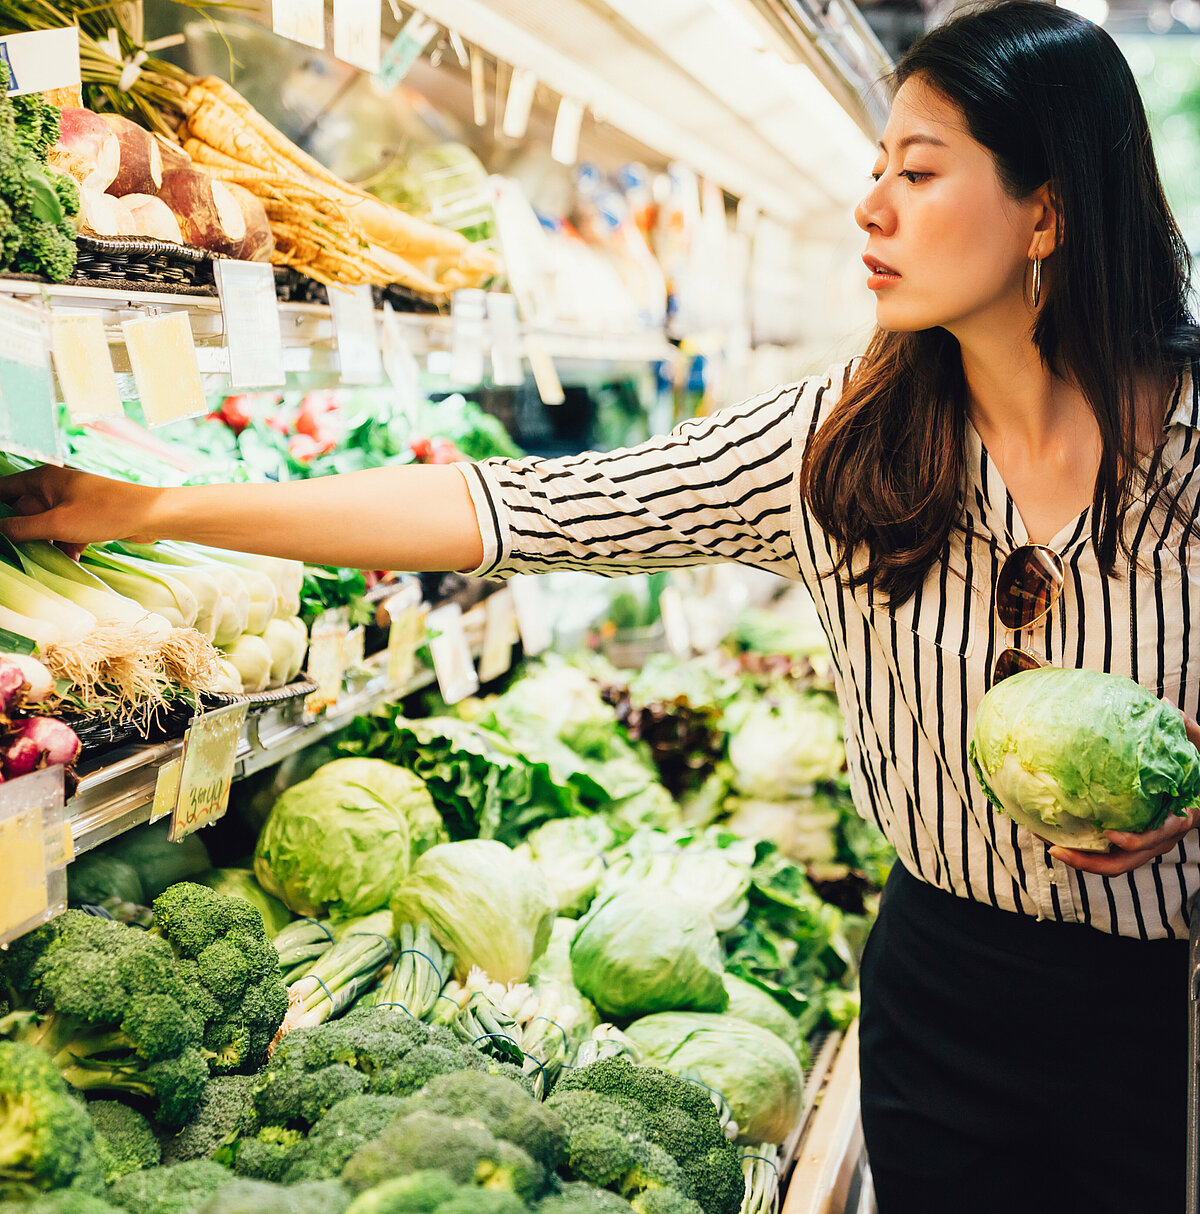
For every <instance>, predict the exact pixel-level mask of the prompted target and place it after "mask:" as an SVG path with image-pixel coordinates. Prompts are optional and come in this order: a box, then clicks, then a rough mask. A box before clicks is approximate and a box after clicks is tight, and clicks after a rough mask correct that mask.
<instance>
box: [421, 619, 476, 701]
mask: <svg viewBox="0 0 1200 1214" xmlns="http://www.w3.org/2000/svg"><path fill="white" fill-rule="evenodd" d="M425 623H426V626H427V627H428V629H429V631H430V632H431V633H432V634H433V635H432V636H431V638H430V641H429V649H430V652H431V653H432V654H433V672H434V674H435V675H437V681H438V690H439V691H440V692H441V693H442V699H443V700H445V701H446V703H447V704H457V703H458V701H459V700H465V699H466V698H467V696H471V695H474V694H475V693H476V692H477V691H478V690H479V677H478V675H476V673H475V663H474V661H473V660H472V658H471V647H470V646H469V645H468V644H467V634H466V633H465V632H464V631H463V622H462V608H461V607H460V606H459V605H458V604H457V603H447V604H446V605H445V606H444V607H438V608H437V609H436V610H435V611H431V612H430V613H429V614H428V615H427V616H426V617H425Z"/></svg>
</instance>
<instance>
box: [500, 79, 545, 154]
mask: <svg viewBox="0 0 1200 1214" xmlns="http://www.w3.org/2000/svg"><path fill="white" fill-rule="evenodd" d="M536 91H537V77H536V76H535V75H534V74H533V73H532V72H531V71H530V70H529V69H528V68H527V67H518V68H514V69H513V74H512V80H511V81H510V82H509V86H508V100H507V101H506V102H505V103H504V125H503V127H502V128H501V130H502V131H503V133H504V135H505V137H506V138H508V139H524V138H525V132H526V131H527V130H528V129H529V113H530V111H531V110H532V109H533V94H534V93H535V92H536Z"/></svg>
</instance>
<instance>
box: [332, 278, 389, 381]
mask: <svg viewBox="0 0 1200 1214" xmlns="http://www.w3.org/2000/svg"><path fill="white" fill-rule="evenodd" d="M329 307H330V309H331V311H332V313H333V332H334V335H335V336H336V337H337V348H338V366H339V368H340V371H341V378H342V383H344V384H377V383H379V381H380V380H381V379H382V378H383V355H382V353H381V352H380V348H379V330H378V329H376V327H375V305H374V302H373V301H372V299H371V288H370V287H369V286H367V284H366V283H363V284H361V285H360V286H357V287H330V288H329Z"/></svg>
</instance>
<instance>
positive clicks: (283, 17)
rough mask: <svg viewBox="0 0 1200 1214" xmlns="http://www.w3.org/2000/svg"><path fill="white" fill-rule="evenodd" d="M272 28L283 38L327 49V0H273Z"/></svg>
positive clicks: (318, 48)
mask: <svg viewBox="0 0 1200 1214" xmlns="http://www.w3.org/2000/svg"><path fill="white" fill-rule="evenodd" d="M271 28H272V29H273V30H274V31H275V32H276V33H277V34H279V35H280V37H282V38H290V39H291V40H292V41H293V42H302V43H304V45H305V46H311V47H314V48H315V49H317V50H319V51H323V50H324V49H325V0H271Z"/></svg>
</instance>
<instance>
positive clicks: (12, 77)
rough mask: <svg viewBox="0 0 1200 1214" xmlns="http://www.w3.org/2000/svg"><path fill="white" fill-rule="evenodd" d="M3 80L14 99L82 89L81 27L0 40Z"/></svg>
mask: <svg viewBox="0 0 1200 1214" xmlns="http://www.w3.org/2000/svg"><path fill="white" fill-rule="evenodd" d="M0 81H3V82H4V91H5V92H6V93H8V94H9V95H10V96H13V97H19V96H20V95H21V94H22V93H45V92H49V91H50V90H52V89H69V88H78V87H79V29H78V27H77V26H74V25H66V26H62V27H60V28H59V29H50V30H31V31H29V32H28V33H24V34H7V35H6V36H5V37H3V38H0Z"/></svg>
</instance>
